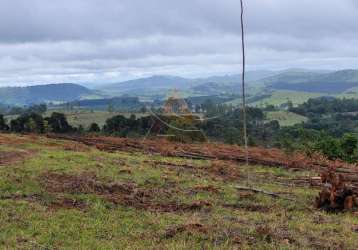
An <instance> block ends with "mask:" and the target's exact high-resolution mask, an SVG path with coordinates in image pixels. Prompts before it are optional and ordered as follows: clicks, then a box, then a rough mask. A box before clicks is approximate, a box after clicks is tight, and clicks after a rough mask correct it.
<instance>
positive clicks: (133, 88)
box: [0, 69, 358, 105]
mask: <svg viewBox="0 0 358 250" xmlns="http://www.w3.org/2000/svg"><path fill="white" fill-rule="evenodd" d="M246 80H247V89H248V94H249V95H250V96H251V97H253V96H255V95H263V94H267V93H272V92H274V91H277V90H289V91H299V92H310V93H319V94H322V95H338V94H342V93H344V92H345V93H348V92H349V93H352V92H354V93H357V94H358V70H341V71H311V70H304V69H291V70H285V71H278V72H277V71H251V72H250V71H249V72H247V74H246ZM173 89H177V90H180V91H183V92H184V93H185V96H186V97H188V96H214V95H215V96H234V95H237V94H239V93H240V91H241V75H226V76H212V77H207V78H197V79H189V78H183V77H177V76H152V77H148V78H140V79H135V80H131V81H125V82H120V83H116V84H107V85H102V86H101V87H98V88H97V89H89V88H86V87H83V86H81V85H78V84H72V83H61V84H48V85H36V86H28V87H3V88H0V103H3V104H5V105H9V104H11V105H30V104H37V103H49V102H52V103H63V102H72V101H76V100H86V99H100V98H102V99H103V98H109V97H116V96H123V95H127V96H152V97H155V98H160V97H164V96H166V95H167V93H168V92H169V91H170V90H173ZM357 96H358V95H357ZM153 99H154V98H153Z"/></svg>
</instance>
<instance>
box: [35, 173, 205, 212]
mask: <svg viewBox="0 0 358 250" xmlns="http://www.w3.org/2000/svg"><path fill="white" fill-rule="evenodd" d="M39 181H40V183H41V185H42V186H43V187H44V188H45V190H46V191H47V192H50V193H57V194H59V193H60V194H62V193H70V194H96V195H98V196H100V197H101V198H103V199H104V200H106V201H108V202H111V203H113V204H115V205H122V206H126V207H133V208H136V209H143V210H148V211H153V212H190V211H198V210H201V209H210V208H211V204H210V203H209V202H207V201H195V202H193V203H189V204H185V203H178V202H172V201H170V199H171V198H172V197H173V194H174V192H173V190H170V189H164V188H148V189H144V188H139V187H138V186H137V185H136V184H135V183H132V182H129V183H105V182H103V181H100V180H99V179H98V178H97V177H96V175H95V174H93V173H83V174H81V175H69V174H58V173H53V172H48V173H45V174H43V175H42V176H41V178H40V180H39ZM157 200H161V202H158V201H157ZM162 200H168V202H162Z"/></svg>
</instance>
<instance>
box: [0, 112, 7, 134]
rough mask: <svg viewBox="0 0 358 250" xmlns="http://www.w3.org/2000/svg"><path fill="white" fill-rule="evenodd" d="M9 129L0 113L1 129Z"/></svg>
mask: <svg viewBox="0 0 358 250" xmlns="http://www.w3.org/2000/svg"><path fill="white" fill-rule="evenodd" d="M6 130H9V126H8V125H7V124H6V121H5V118H4V116H3V115H2V114H0V131H6Z"/></svg>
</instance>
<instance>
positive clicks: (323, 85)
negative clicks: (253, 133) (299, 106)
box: [261, 70, 358, 94]
mask: <svg viewBox="0 0 358 250" xmlns="http://www.w3.org/2000/svg"><path fill="white" fill-rule="evenodd" d="M261 81H262V82H264V83H265V85H266V86H268V87H271V88H273V89H283V90H291V91H301V92H313V93H325V94H339V93H343V92H344V91H346V90H348V89H351V88H354V87H357V86H358V70H341V71H336V72H329V73H313V72H286V73H282V74H279V75H276V76H273V77H269V78H266V79H263V80H261Z"/></svg>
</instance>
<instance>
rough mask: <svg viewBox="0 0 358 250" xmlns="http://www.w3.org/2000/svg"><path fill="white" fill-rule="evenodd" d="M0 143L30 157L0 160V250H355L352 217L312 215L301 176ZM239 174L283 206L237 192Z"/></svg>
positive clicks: (8, 138) (57, 145) (44, 143)
mask: <svg viewBox="0 0 358 250" xmlns="http://www.w3.org/2000/svg"><path fill="white" fill-rule="evenodd" d="M0 142H1V145H2V149H1V150H2V151H1V152H3V153H2V154H3V156H4V157H5V155H6V154H7V153H6V152H9V150H7V149H9V148H16V149H17V150H21V152H31V154H25V155H23V156H22V158H21V161H18V160H14V161H11V160H10V159H11V157H7V161H6V162H1V161H0V192H1V193H0V223H1V233H0V248H4V249H357V248H358V241H357V233H356V232H354V226H355V225H357V224H358V217H357V216H354V215H353V214H352V213H344V214H333V213H325V212H322V211H319V210H317V209H315V208H314V207H313V200H314V197H315V196H316V195H317V193H318V189H315V188H312V187H309V184H307V183H306V184H305V183H302V179H305V178H307V177H309V176H312V175H314V174H315V173H312V172H310V171H307V170H303V169H301V170H299V171H298V170H297V169H295V170H294V171H291V170H289V169H283V168H276V167H264V166H259V165H252V166H250V168H246V167H245V166H244V165H241V164H239V163H237V162H232V161H219V160H193V159H189V158H186V159H185V158H177V157H164V156H159V155H151V154H148V153H145V152H140V151H127V150H125V148H123V150H118V151H114V152H112V153H110V152H105V151H99V150H97V149H96V148H94V147H89V146H86V145H84V144H82V143H78V142H74V141H62V140H54V139H48V138H44V137H37V136H32V137H31V136H16V135H1V134H0ZM138 144H140V143H138ZM134 146H135V145H133V147H134ZM16 159H18V157H16ZM247 173H249V175H250V180H251V181H250V183H251V185H252V186H254V187H256V188H259V189H264V190H267V191H271V192H275V193H277V194H280V196H281V197H283V199H273V198H272V197H270V196H266V195H263V194H255V193H251V192H247V191H238V190H236V188H235V186H236V185H238V184H239V185H245V184H246V180H247V178H246V177H247ZM285 198H287V199H285ZM288 199H294V200H296V202H293V201H290V200H288Z"/></svg>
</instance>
